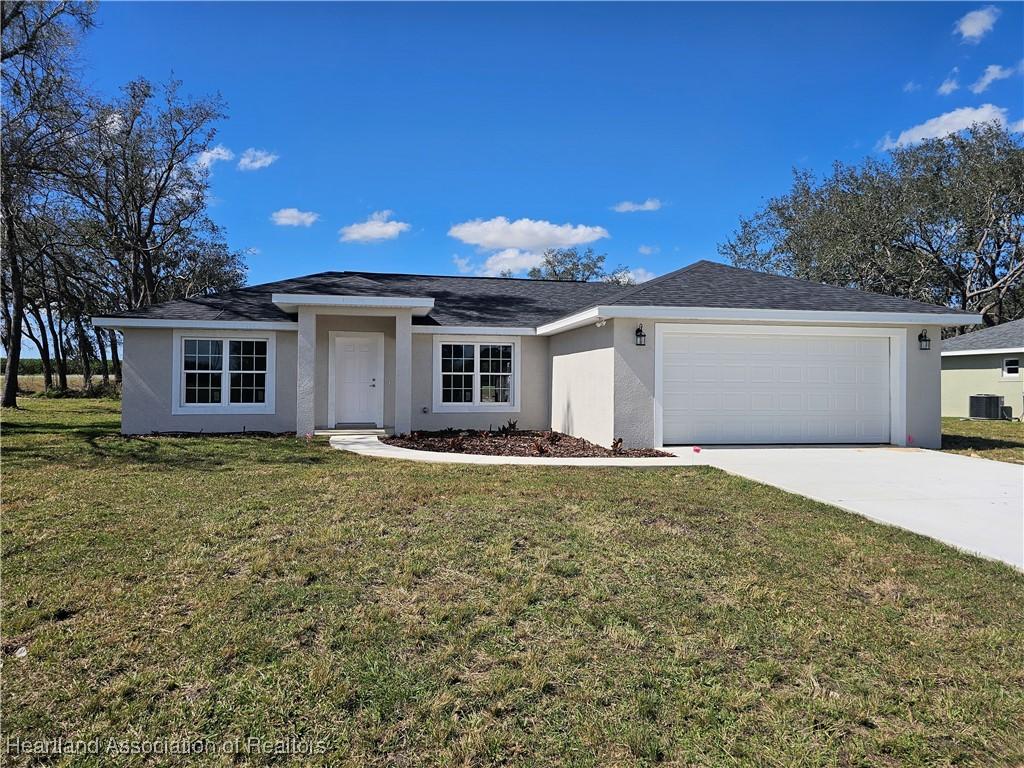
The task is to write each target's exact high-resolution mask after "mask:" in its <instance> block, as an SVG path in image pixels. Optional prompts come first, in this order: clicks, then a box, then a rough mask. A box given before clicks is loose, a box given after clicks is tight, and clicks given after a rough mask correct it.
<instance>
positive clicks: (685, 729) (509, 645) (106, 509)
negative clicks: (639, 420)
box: [0, 399, 1024, 766]
mask: <svg viewBox="0 0 1024 768" xmlns="http://www.w3.org/2000/svg"><path fill="white" fill-rule="evenodd" d="M23 403H24V406H25V408H24V410H20V411H17V412H5V413H4V421H5V424H4V440H3V460H4V466H3V470H4V485H3V492H4V515H3V521H2V525H3V592H2V598H3V615H2V634H3V650H4V654H3V681H2V682H3V687H2V701H0V704H2V709H3V716H4V717H3V739H4V742H6V740H7V739H8V738H11V737H13V736H18V737H21V738H22V739H39V738H43V737H47V738H55V737H58V736H64V737H65V738H79V739H89V738H93V737H101V738H102V739H104V740H105V739H106V738H108V737H116V738H122V739H125V738H130V737H134V738H162V737H183V736H188V737H195V738H198V737H206V738H216V739H224V738H231V737H241V738H243V739H244V738H246V737H249V736H256V737H264V738H271V739H273V738H278V739H284V738H288V737H289V736H292V735H296V736H298V737H300V738H304V739H324V740H325V741H326V743H327V750H328V751H327V753H326V754H324V755H320V756H315V757H313V758H309V757H301V758H293V759H291V762H292V763H294V764H296V765H309V764H314V765H315V764H325V765H326V764H330V765H352V766H357V765H401V766H406V765H409V766H419V765H426V766H448V765H496V764H503V765H516V766H526V765H531V766H532V765H555V764H558V765H571V766H589V765H622V766H631V765H648V764H653V763H657V762H667V763H673V764H676V765H704V766H712V765H713V766H719V765H721V766H735V765H755V764H756V765H766V766H793V765H806V766H868V765H871V766H879V765H881V766H906V765H921V766H924V765H929V766H931V765H952V764H957V765H966V764H986V765H999V764H1002V765H1014V764H1019V763H1020V762H1021V761H1022V760H1024V736H1022V728H1021V723H1022V722H1024V622H1022V621H1021V617H1022V616H1024V576H1022V575H1021V574H1019V573H1017V572H1015V571H1013V570H1012V569H1010V568H1008V567H1006V566H1003V565H1000V564H998V563H993V562H988V561H984V560H980V559H976V558H972V557H969V556H967V555H964V554H961V553H958V552H956V551H954V550H952V549H949V548H947V547H945V546H943V545H941V544H938V543H936V542H933V541H930V540H927V539H924V538H921V537H918V536H914V535H912V534H909V533H906V532H903V531H900V530H897V529H894V528H887V527H883V526H879V525H876V524H873V523H871V522H869V521H867V520H865V519H862V518H860V517H857V516H854V515H850V514H846V513H844V512H841V511H839V510H836V509H833V508H830V507H827V506H825V505H822V504H818V503H815V502H811V501H808V500H806V499H803V498H800V497H797V496H793V495H789V494H786V493H783V492H782V491H778V490H775V489H773V488H770V487H767V486H763V485H759V484H757V483H753V482H749V481H746V480H742V479H739V478H735V477H731V476H729V475H726V474H725V473H722V472H719V471H717V470H714V469H711V468H706V467H694V468H678V469H676V468H673V469H660V470H630V469H566V468H532V467H500V468H494V467H467V466H445V465H427V464H413V463H405V462H393V461H386V460H373V459H365V458H359V457H355V456H352V455H349V454H344V453H340V452H338V451H333V450H331V449H329V448H328V447H327V446H326V444H324V443H321V442H314V443H310V444H307V443H306V442H305V441H301V440H296V439H292V438H268V439H267V438H265V439H260V438H237V437H236V438H229V439H222V438H141V439H139V438H136V439H123V438H121V437H120V436H118V435H117V433H116V428H117V411H116V407H117V404H116V403H111V402H109V401H92V400H63V401H49V400H40V399H26V400H24V401H23ZM20 647H25V648H27V650H28V653H27V656H25V657H24V658H18V657H17V656H16V655H15V650H16V649H18V648H20ZM206 760H207V761H208V762H210V763H217V764H224V765H228V764H234V763H235V762H236V761H237V762H241V763H244V764H280V763H283V762H289V758H287V757H282V756H279V757H273V756H269V755H259V754H247V755H242V756H240V757H238V758H237V760H236V759H235V758H233V757H232V756H230V755H227V756H225V755H221V756H216V757H214V756H208V757H207V758H206ZM44 762H45V761H44V759H43V758H40V757H34V756H29V755H20V756H8V757H7V760H6V761H5V764H10V765H24V764H43V763H44ZM111 763H114V764H122V765H143V764H147V765H148V764H177V762H176V761H175V760H173V759H172V758H169V757H161V756H157V757H146V758H143V757H127V756H122V757H118V758H117V759H116V760H110V759H109V757H108V756H105V755H100V756H92V757H78V758H76V759H74V760H69V764H74V765H97V766H98V765H108V764H111ZM47 764H51V763H47Z"/></svg>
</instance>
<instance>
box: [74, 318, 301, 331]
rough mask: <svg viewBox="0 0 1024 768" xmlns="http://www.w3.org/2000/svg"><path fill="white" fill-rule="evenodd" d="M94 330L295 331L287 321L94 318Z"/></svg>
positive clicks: (296, 324)
mask: <svg viewBox="0 0 1024 768" xmlns="http://www.w3.org/2000/svg"><path fill="white" fill-rule="evenodd" d="M92 324H93V325H94V326H95V327H96V328H113V329H115V330H122V329H124V328H195V329H205V330H260V331H297V330H298V328H299V324H298V323H297V322H293V321H289V320H175V319H168V318H164V317H94V318H92Z"/></svg>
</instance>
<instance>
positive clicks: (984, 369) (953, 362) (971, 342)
mask: <svg viewBox="0 0 1024 768" xmlns="http://www.w3.org/2000/svg"><path fill="white" fill-rule="evenodd" d="M1021 363H1024V320H1014V321H1013V322H1012V323H1003V324H1002V325H996V326H993V327H992V328H985V329H984V330H981V331H975V332H974V333H965V334H964V335H963V336H957V337H956V338H953V339H947V340H946V341H945V342H943V344H942V415H943V416H964V417H966V416H968V415H969V411H968V407H969V404H970V397H971V395H1002V396H1003V398H1004V399H1003V405H1004V406H1006V407H1009V408H1010V409H1011V415H1012V416H1013V418H1020V417H1021V415H1022V414H1024V378H1022V377H1021V373H1020V366H1021Z"/></svg>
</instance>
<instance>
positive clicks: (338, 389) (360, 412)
mask: <svg viewBox="0 0 1024 768" xmlns="http://www.w3.org/2000/svg"><path fill="white" fill-rule="evenodd" d="M335 345H336V347H335V354H334V376H335V388H334V392H335V405H334V413H335V422H336V423H338V424H375V425H376V426H378V427H383V426H384V344H383V338H382V337H381V336H380V335H376V334H368V335H366V336H355V335H347V334H346V335H344V336H338V337H337V339H336V340H335Z"/></svg>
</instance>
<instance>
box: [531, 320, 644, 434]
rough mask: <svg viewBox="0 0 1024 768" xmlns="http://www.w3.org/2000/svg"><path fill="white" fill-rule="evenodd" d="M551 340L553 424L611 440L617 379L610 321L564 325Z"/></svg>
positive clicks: (613, 428) (551, 416)
mask: <svg viewBox="0 0 1024 768" xmlns="http://www.w3.org/2000/svg"><path fill="white" fill-rule="evenodd" d="M549 343H550V347H549V349H550V353H551V415H550V423H551V428H552V429H554V430H556V431H558V432H565V433H566V434H570V435H574V436H576V437H582V438H585V439H587V440H590V441H591V442H594V443H598V444H599V445H606V446H607V445H610V444H611V442H612V439H613V438H614V437H615V434H614V432H615V402H616V398H615V392H616V385H617V382H616V380H615V362H616V345H615V338H614V336H613V325H612V322H610V321H609V322H608V323H606V324H605V325H604V326H603V327H601V328H598V327H596V326H593V325H589V326H585V327H583V328H577V329H575V330H572V331H566V332H565V333H560V334H558V335H556V336H552V337H550V342H549ZM652 371H653V368H652ZM651 402H652V403H653V400H652V401H651ZM652 408H653V404H652ZM652 436H653V432H652Z"/></svg>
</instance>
